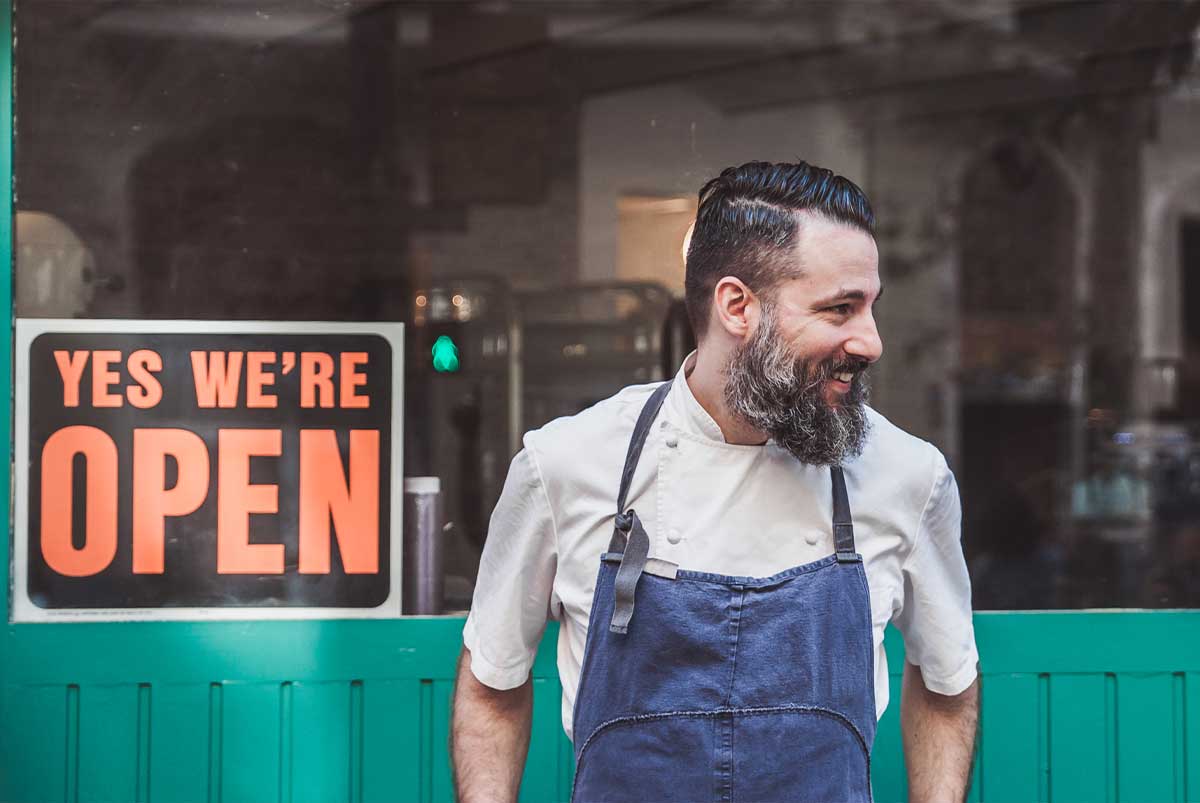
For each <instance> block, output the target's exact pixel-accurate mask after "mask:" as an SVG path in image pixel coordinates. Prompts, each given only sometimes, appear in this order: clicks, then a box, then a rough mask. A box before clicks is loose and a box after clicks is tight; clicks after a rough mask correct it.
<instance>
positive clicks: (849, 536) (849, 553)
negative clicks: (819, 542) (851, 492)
mask: <svg viewBox="0 0 1200 803" xmlns="http://www.w3.org/2000/svg"><path fill="white" fill-rule="evenodd" d="M829 475H830V478H831V479H832V480H833V548H834V550H835V551H836V552H837V559H838V562H839V563H854V562H858V561H861V560H862V557H861V556H860V555H859V554H858V550H857V549H855V547H854V522H853V520H852V519H851V517H850V497H849V496H848V495H847V493H846V476H845V474H843V473H842V467H841V466H830V467H829Z"/></svg>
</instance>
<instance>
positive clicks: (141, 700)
mask: <svg viewBox="0 0 1200 803" xmlns="http://www.w3.org/2000/svg"><path fill="white" fill-rule="evenodd" d="M151 699H152V698H151V691H150V684H149V683H140V684H138V687H137V786H136V789H137V793H136V797H135V800H136V801H137V803H147V801H149V800H150V715H151V713H152V711H151Z"/></svg>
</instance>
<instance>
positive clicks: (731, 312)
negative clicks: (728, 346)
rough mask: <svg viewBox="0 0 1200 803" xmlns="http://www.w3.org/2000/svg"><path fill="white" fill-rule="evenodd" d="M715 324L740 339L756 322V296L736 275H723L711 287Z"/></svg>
mask: <svg viewBox="0 0 1200 803" xmlns="http://www.w3.org/2000/svg"><path fill="white" fill-rule="evenodd" d="M713 310H714V317H715V318H716V324H717V325H718V326H720V327H721V328H722V329H723V330H724V331H726V332H728V333H729V335H730V336H732V337H734V338H736V339H737V340H741V339H742V338H744V337H745V336H746V335H747V334H748V333H749V332H750V331H752V330H753V329H754V326H755V324H756V323H757V322H758V315H759V309H758V298H757V297H756V296H755V295H754V292H753V291H751V290H750V288H749V287H747V286H746V285H745V283H743V282H742V280H741V279H739V278H737V277H736V276H723V277H721V279H720V280H718V281H717V284H716V286H715V287H714V288H713Z"/></svg>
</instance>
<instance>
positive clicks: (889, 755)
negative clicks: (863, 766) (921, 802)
mask: <svg viewBox="0 0 1200 803" xmlns="http://www.w3.org/2000/svg"><path fill="white" fill-rule="evenodd" d="M900 666H901V667H903V663H901V665H900ZM888 679H889V680H890V681H891V693H890V694H891V696H890V698H889V702H888V707H887V710H886V711H884V712H883V718H882V719H881V720H879V729H878V730H877V731H876V733H875V744H874V746H873V748H872V750H871V786H872V788H873V790H874V792H875V800H876V801H878V803H900V802H901V801H904V800H907V799H908V780H907V778H905V775H904V748H903V745H902V743H901V741H900V680H901V676H900V675H899V674H894V675H891V676H890V677H889V678H888Z"/></svg>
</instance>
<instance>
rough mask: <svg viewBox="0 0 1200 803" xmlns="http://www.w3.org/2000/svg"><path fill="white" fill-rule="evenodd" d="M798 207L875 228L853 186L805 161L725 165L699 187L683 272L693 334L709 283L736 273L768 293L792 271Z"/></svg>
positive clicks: (705, 312) (699, 333) (708, 297)
mask: <svg viewBox="0 0 1200 803" xmlns="http://www.w3.org/2000/svg"><path fill="white" fill-rule="evenodd" d="M799 212H809V213H811V214H815V215H818V216H820V217H823V218H825V219H827V220H830V221H833V222H837V223H845V224H846V225H849V226H853V227H855V228H857V229H860V230H861V231H864V232H866V233H867V234H870V235H871V236H874V234H875V213H874V212H872V211H871V203H870V201H868V200H867V196H866V194H865V193H863V191H862V190H861V189H860V188H859V187H858V185H857V184H855V183H854V182H853V181H850V180H849V179H847V178H843V177H842V176H839V175H836V174H835V173H834V172H833V171H831V170H826V169H825V168H823V167H817V166H815V165H810V164H809V163H808V162H796V163H794V164H790V163H786V162H783V163H780V164H771V163H770V162H747V163H746V164H744V165H742V166H740V167H727V168H725V169H724V170H722V171H721V175H719V176H717V177H716V178H714V179H713V180H711V181H709V182H708V183H707V184H705V185H704V187H703V188H702V189H701V190H700V204H699V209H698V210H697V212H696V225H695V228H694V229H693V231H692V240H691V243H690V244H689V246H688V252H687V273H686V277H685V279H684V294H685V302H686V304H687V313H688V320H689V321H690V322H691V324H692V331H693V332H695V334H696V339H697V340H699V339H701V338H703V337H704V334H705V331H706V330H707V329H708V318H709V314H710V308H711V305H712V294H713V288H714V287H716V284H717V281H718V280H720V279H721V277H723V276H735V277H737V278H738V279H740V280H741V281H742V282H744V283H745V284H746V286H747V287H749V288H750V289H751V290H752V291H754V292H755V293H756V294H758V295H760V296H767V297H769V296H770V295H771V293H772V292H773V291H774V290H775V288H776V287H777V286H778V285H779V283H780V282H782V281H783V280H784V279H787V278H790V277H793V276H797V275H799V274H798V273H797V272H796V269H795V267H794V263H793V262H792V260H791V257H792V249H793V248H794V247H795V244H796V236H797V232H798V229H799V225H800V216H799V215H798V214H797V213H799Z"/></svg>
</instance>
